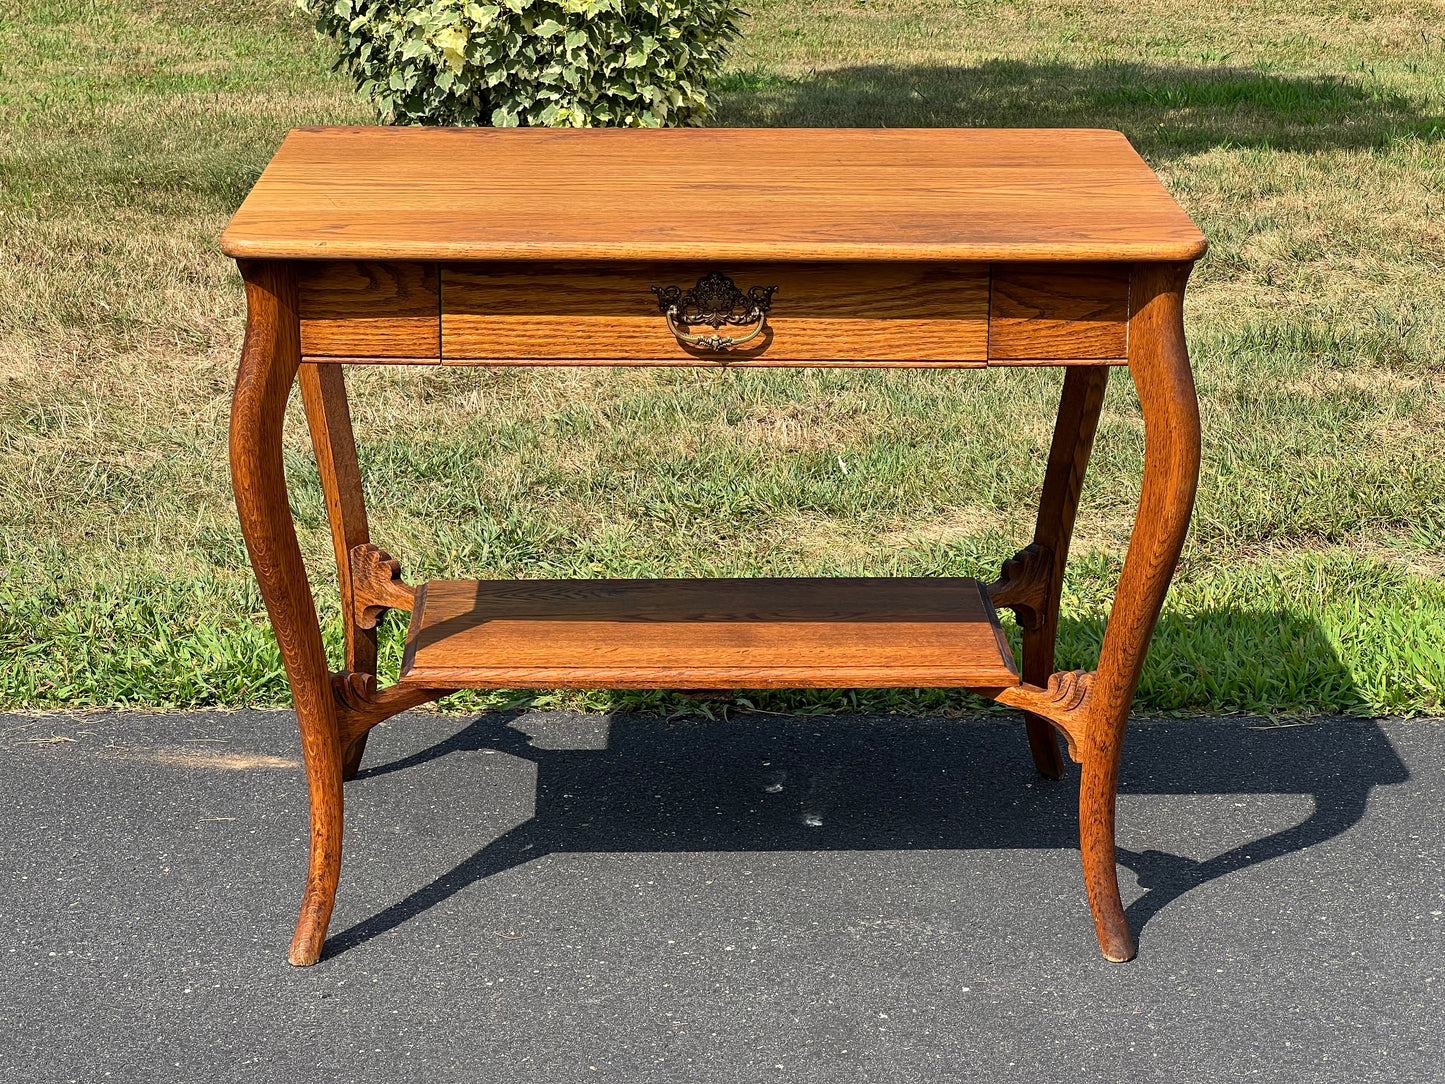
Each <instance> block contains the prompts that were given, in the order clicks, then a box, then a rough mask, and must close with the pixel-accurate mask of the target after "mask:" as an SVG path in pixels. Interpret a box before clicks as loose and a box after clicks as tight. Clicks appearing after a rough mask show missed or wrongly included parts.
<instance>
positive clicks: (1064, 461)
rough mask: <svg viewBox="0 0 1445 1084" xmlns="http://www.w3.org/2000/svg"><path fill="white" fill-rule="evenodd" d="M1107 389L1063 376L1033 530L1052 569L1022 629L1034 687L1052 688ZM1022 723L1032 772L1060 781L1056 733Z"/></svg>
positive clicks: (1026, 670)
mask: <svg viewBox="0 0 1445 1084" xmlns="http://www.w3.org/2000/svg"><path fill="white" fill-rule="evenodd" d="M1108 383H1109V367H1108V366H1107V365H1075V366H1069V367H1068V368H1067V369H1066V370H1065V372H1064V390H1063V394H1062V395H1061V396H1060V398H1059V415H1058V420H1057V421H1056V422H1055V423H1054V439H1053V443H1052V445H1051V446H1050V448H1049V464H1048V467H1047V469H1046V470H1045V472H1044V488H1043V493H1042V495H1041V496H1040V498H1039V515H1038V520H1037V522H1036V524H1035V526H1034V544H1035V545H1037V546H1040V547H1042V548H1043V549H1044V550H1045V551H1046V552H1047V554H1048V556H1049V562H1050V568H1049V570H1048V578H1047V581H1046V584H1047V585H1046V587H1045V588H1044V596H1043V598H1042V600H1041V602H1042V605H1040V606H1039V607H1038V608H1037V609H1036V610H1034V611H1033V612H1032V613H1030V614H1029V620H1027V621H1024V622H1022V623H1021V630H1020V631H1021V632H1022V635H1023V647H1024V651H1023V666H1022V668H1021V669H1022V674H1023V679H1024V681H1026V682H1028V683H1029V684H1030V685H1039V686H1043V685H1046V684H1048V680H1049V675H1051V674H1052V673H1053V672H1054V641H1055V639H1056V638H1057V637H1058V632H1059V596H1060V594H1061V593H1062V592H1063V589H1064V566H1065V565H1066V564H1067V563H1068V559H1069V542H1070V540H1071V539H1072V538H1073V534H1074V517H1075V515H1076V513H1077V512H1078V510H1079V492H1080V490H1081V489H1082V488H1083V485H1084V472H1085V470H1087V468H1088V465H1089V453H1090V452H1091V451H1093V448H1094V433H1095V431H1096V430H1097V429H1098V427H1099V411H1100V409H1101V408H1102V407H1103V405H1104V390H1105V389H1106V388H1107V387H1108ZM1024 721H1025V724H1026V725H1027V727H1028V736H1029V749H1030V751H1031V752H1032V753H1033V757H1034V767H1035V768H1037V769H1038V771H1039V774H1040V775H1044V776H1047V777H1048V778H1050V779H1058V778H1060V777H1061V776H1062V775H1063V774H1064V762H1063V759H1062V757H1060V755H1059V742H1058V737H1057V735H1056V734H1055V733H1054V728H1053V727H1052V726H1051V725H1050V724H1049V723H1048V722H1047V721H1046V720H1045V719H1043V718H1042V717H1040V716H1038V715H1034V714H1032V713H1029V712H1025V713H1024Z"/></svg>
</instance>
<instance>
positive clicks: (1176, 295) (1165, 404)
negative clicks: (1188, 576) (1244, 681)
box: [1079, 264, 1199, 961]
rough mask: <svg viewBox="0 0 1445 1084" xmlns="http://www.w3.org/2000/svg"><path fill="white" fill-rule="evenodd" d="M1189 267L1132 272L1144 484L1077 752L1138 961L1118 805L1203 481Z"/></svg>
mask: <svg viewBox="0 0 1445 1084" xmlns="http://www.w3.org/2000/svg"><path fill="white" fill-rule="evenodd" d="M1191 266H1192V265H1190V264H1141V265H1137V266H1136V267H1135V268H1134V274H1133V284H1132V286H1131V295H1132V297H1131V306H1130V307H1131V310H1132V315H1131V316H1130V320H1129V372H1130V374H1131V375H1132V376H1133V378H1134V385H1135V387H1136V388H1137V389H1138V392H1139V403H1140V406H1141V408H1142V411H1143V415H1144V480H1143V489H1142V492H1141V494H1140V497H1139V511H1138V515H1137V516H1136V518H1135V520H1134V531H1133V534H1132V535H1131V537H1130V539H1129V553H1128V556H1127V557H1126V558H1125V561H1124V571H1123V573H1122V574H1121V575H1120V577H1119V586H1118V589H1117V590H1116V592H1115V594H1114V605H1113V609H1112V610H1111V612H1110V614H1109V625H1108V628H1107V630H1106V631H1105V633H1104V646H1103V650H1102V651H1101V653H1100V655H1099V669H1098V671H1097V672H1096V674H1095V675H1094V678H1093V682H1092V684H1091V687H1090V689H1089V702H1088V708H1087V712H1088V714H1087V716H1086V723H1085V726H1084V727H1083V740H1082V742H1081V743H1080V744H1081V746H1082V748H1081V753H1082V760H1083V782H1082V786H1081V788H1080V791H1079V842H1080V848H1081V851H1082V854H1083V862H1084V881H1085V884H1086V885H1087V886H1088V891H1089V906H1090V908H1091V909H1092V910H1093V913H1094V926H1095V928H1096V930H1097V931H1098V934H1099V946H1100V947H1101V948H1102V949H1103V951H1104V956H1105V957H1107V958H1108V959H1110V960H1116V961H1123V960H1130V959H1133V957H1134V953H1135V948H1134V938H1133V936H1132V935H1131V934H1130V932H1129V926H1128V924H1127V923H1126V922H1125V920H1124V908H1123V905H1122V903H1121V901H1120V899H1119V880H1118V874H1117V870H1116V867H1115V863H1114V801H1115V793H1116V790H1117V787H1118V779H1119V754H1120V751H1121V749H1122V746H1123V740H1124V727H1125V724H1127V723H1128V721H1129V707H1130V705H1131V704H1132V702H1133V699H1134V690H1135V688H1136V686H1137V685H1138V684H1139V673H1140V671H1141V670H1142V669H1143V665H1144V656H1145V653H1146V652H1147V651H1148V648H1149V639H1150V637H1151V636H1152V635H1153V633H1154V625H1155V623H1156V622H1157V621H1158V619H1159V609H1160V607H1161V606H1162V605H1163V602H1164V594H1165V592H1166V591H1167V590H1168V589H1169V580H1170V578H1171V577H1172V576H1173V574H1174V566H1175V565H1176V564H1177V563H1178V560H1179V552H1180V550H1181V549H1182V548H1183V546H1184V536H1185V534H1186V533H1187V532H1188V529H1189V515H1190V513H1191V512H1192V511H1193V509H1194V492H1195V488H1196V486H1197V485H1198V480H1199V402H1198V399H1197V398H1196V396H1195V391H1194V376H1193V374H1192V373H1191V371H1190V369H1189V353H1188V350H1187V348H1186V346H1185V342H1184V319H1183V304H1184V284H1185V282H1186V281H1187V280H1188V278H1189V272H1190V270H1191Z"/></svg>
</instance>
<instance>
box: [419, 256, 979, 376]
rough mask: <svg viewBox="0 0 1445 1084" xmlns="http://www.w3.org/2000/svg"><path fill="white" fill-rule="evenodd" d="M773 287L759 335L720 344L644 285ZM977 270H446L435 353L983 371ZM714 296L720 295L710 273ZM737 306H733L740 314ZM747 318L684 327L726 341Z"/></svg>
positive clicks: (468, 359) (461, 357)
mask: <svg viewBox="0 0 1445 1084" xmlns="http://www.w3.org/2000/svg"><path fill="white" fill-rule="evenodd" d="M714 272H718V273H722V274H724V275H726V276H727V279H728V280H730V285H732V286H735V287H736V289H737V290H740V291H744V292H746V291H748V290H750V289H751V288H753V287H776V288H777V289H776V290H775V291H773V292H772V294H771V298H770V309H769V311H768V313H767V327H766V330H765V331H764V332H763V333H762V334H760V335H759V336H758V337H757V338H756V339H755V340H754V341H752V342H750V343H748V344H747V345H746V346H741V347H739V348H736V349H731V350H716V349H708V348H706V347H701V346H689V345H686V344H684V343H682V342H680V341H679V339H678V338H677V337H676V336H675V335H674V333H673V332H672V331H670V330H669V328H668V324H667V319H666V318H665V316H664V314H663V311H662V309H661V308H660V307H659V298H658V295H657V294H656V293H655V292H654V287H656V288H666V287H669V286H673V287H677V288H678V289H679V291H680V292H685V291H691V290H694V289H695V288H697V289H698V290H699V291H701V290H702V284H701V281H700V280H702V279H703V277H704V276H706V275H709V274H711V273H714ZM988 278H989V275H988V267H987V266H986V265H983V264H967V265H960V264H944V263H886V264H841V263H839V264H767V263H758V264H716V265H714V264H692V263H689V264H636V265H628V264H612V263H609V264H586V263H583V264H569V265H566V266H563V265H557V264H516V263H507V264H502V263H496V264H479V263H472V264H444V265H443V266H442V268H441V295H442V296H441V302H442V317H441V325H442V326H441V344H442V346H441V350H442V360H443V361H445V362H453V363H462V364H466V363H488V364H534V365H535V364H544V365H545V364H567V363H569V362H570V363H574V364H576V363H581V364H594V365H595V364H609V363H612V364H629V363H630V364H637V363H644V364H661V365H668V364H672V365H696V364H699V363H700V362H701V363H704V364H706V363H719V364H729V365H836V364H845V365H846V364H856V365H890V364H892V365H934V366H981V365H983V364H985V362H986V360H987V355H988V313H989V284H988ZM712 286H713V287H714V289H713V293H712V294H709V295H707V296H709V297H712V296H714V295H716V294H718V293H720V292H723V291H725V289H726V287H723V286H722V285H721V284H720V283H719V282H717V281H716V280H714V282H713V283H712ZM745 308H746V301H745V300H743V301H740V303H739V306H738V308H737V309H736V310H734V312H735V315H738V316H739V317H741V315H742V314H743V312H744V310H745ZM753 326H755V324H753V323H746V322H745V323H743V324H742V326H728V325H723V326H721V327H719V328H714V327H712V326H709V325H707V324H700V325H697V326H693V327H684V328H683V330H684V332H685V333H688V334H697V335H708V334H721V335H724V336H726V337H728V338H737V337H739V336H741V335H744V334H746V333H747V332H748V331H749V330H750V329H751V328H752V327H753Z"/></svg>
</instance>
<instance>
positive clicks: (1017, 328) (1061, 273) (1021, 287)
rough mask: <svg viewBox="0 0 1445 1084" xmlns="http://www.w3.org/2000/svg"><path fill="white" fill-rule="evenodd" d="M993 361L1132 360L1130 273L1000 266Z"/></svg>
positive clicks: (1091, 267)
mask: <svg viewBox="0 0 1445 1084" xmlns="http://www.w3.org/2000/svg"><path fill="white" fill-rule="evenodd" d="M991 295H992V296H991V298H990V305H989V323H988V357H989V361H990V362H991V363H993V364H1003V363H1009V364H1017V363H1019V362H1027V361H1044V362H1053V361H1061V360H1070V361H1075V362H1082V361H1087V360H1096V361H1105V360H1107V361H1113V362H1115V363H1116V364H1118V363H1122V362H1123V361H1124V360H1125V358H1126V357H1127V356H1128V349H1129V348H1128V342H1129V334H1128V329H1129V323H1128V321H1129V268H1128V267H1127V266H1125V267H1119V266H1113V267H1110V266H1108V265H1100V264H1084V265H1081V266H1078V267H1061V266H1059V265H1058V264H1044V265H1029V264H1023V265H1018V264H995V265H994V267H993V281H992V291H991Z"/></svg>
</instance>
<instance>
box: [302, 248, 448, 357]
mask: <svg viewBox="0 0 1445 1084" xmlns="http://www.w3.org/2000/svg"><path fill="white" fill-rule="evenodd" d="M297 269H298V270H297V284H296V285H297V294H298V297H297V301H298V305H299V308H300V317H301V353H302V355H303V356H306V357H318V358H357V359H369V360H375V361H393V362H395V361H401V362H406V361H419V362H429V363H432V364H435V363H436V362H438V361H439V360H440V358H441V337H440V331H439V326H440V324H439V321H440V318H441V292H440V289H439V287H438V283H437V265H436V264H434V263H380V262H351V261H344V262H327V263H299V264H297Z"/></svg>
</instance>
